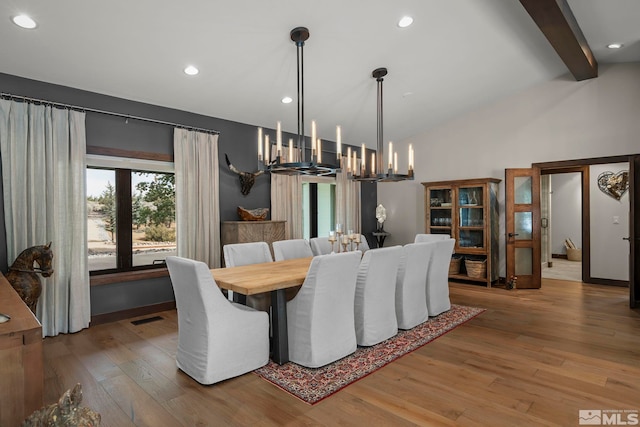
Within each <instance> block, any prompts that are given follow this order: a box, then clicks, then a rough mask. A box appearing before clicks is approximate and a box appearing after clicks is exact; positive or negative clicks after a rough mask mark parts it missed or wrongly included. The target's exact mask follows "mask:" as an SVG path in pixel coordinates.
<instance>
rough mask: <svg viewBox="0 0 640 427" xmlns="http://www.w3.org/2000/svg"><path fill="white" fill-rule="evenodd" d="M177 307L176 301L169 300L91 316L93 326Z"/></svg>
mask: <svg viewBox="0 0 640 427" xmlns="http://www.w3.org/2000/svg"><path fill="white" fill-rule="evenodd" d="M175 308H176V302H175V301H167V302H161V303H159V304H153V305H145V306H144V307H136V308H130V309H128V310H122V311H115V312H113V313H103V314H96V315H95V316H91V326H96V325H102V324H103V323H111V322H117V321H118V320H124V319H129V318H131V317H138V316H146V315H147V314H153V313H159V312H161V311H166V310H173V309H175Z"/></svg>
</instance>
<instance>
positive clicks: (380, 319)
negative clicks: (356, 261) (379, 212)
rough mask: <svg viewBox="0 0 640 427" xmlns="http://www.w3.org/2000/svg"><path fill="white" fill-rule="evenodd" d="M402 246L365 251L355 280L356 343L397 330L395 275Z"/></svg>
mask: <svg viewBox="0 0 640 427" xmlns="http://www.w3.org/2000/svg"><path fill="white" fill-rule="evenodd" d="M401 256H402V246H392V247H389V248H379V249H372V250H369V251H367V252H365V253H364V256H363V257H362V261H360V268H359V270H358V279H357V281H356V297H355V306H354V307H355V321H356V340H357V342H358V345H361V346H371V345H374V344H378V343H379V342H382V341H384V340H386V339H389V338H391V337H392V336H394V335H396V334H397V333H398V322H397V320H396V309H395V300H396V294H395V292H396V275H397V274H398V265H399V263H400V257H401Z"/></svg>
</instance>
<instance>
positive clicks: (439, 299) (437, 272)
mask: <svg viewBox="0 0 640 427" xmlns="http://www.w3.org/2000/svg"><path fill="white" fill-rule="evenodd" d="M455 243H456V239H446V240H439V241H437V242H435V243H434V244H435V250H434V251H433V256H432V257H431V262H430V263H429V269H428V270H427V311H428V312H429V316H437V315H438V314H440V313H444V312H445V311H447V310H449V309H450V308H451V301H450V300H449V263H450V262H451V253H452V252H453V246H454V245H455Z"/></svg>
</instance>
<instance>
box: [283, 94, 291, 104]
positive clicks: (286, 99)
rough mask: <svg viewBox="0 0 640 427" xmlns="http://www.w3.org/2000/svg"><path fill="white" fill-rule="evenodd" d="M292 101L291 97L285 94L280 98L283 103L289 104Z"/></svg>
mask: <svg viewBox="0 0 640 427" xmlns="http://www.w3.org/2000/svg"><path fill="white" fill-rule="evenodd" d="M292 102H293V98H291V97H290V96H285V97H284V98H282V103H283V104H291V103H292Z"/></svg>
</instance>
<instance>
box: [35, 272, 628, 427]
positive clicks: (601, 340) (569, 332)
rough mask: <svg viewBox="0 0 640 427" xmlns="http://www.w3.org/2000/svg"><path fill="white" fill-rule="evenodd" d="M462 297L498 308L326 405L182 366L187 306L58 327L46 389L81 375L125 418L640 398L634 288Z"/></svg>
mask: <svg viewBox="0 0 640 427" xmlns="http://www.w3.org/2000/svg"><path fill="white" fill-rule="evenodd" d="M451 299H452V302H454V303H457V304H463V305H471V306H476V307H483V308H486V309H487V311H486V312H484V313H483V314H481V315H480V316H478V317H476V318H474V319H472V320H471V321H469V322H468V323H466V324H464V325H462V326H460V327H458V328H456V329H455V330H453V331H452V332H450V333H448V334H446V335H444V336H442V337H440V338H439V339H437V340H436V341H434V342H432V343H430V344H427V345H426V346H424V347H422V348H421V349H419V350H417V351H415V352H413V353H411V354H409V355H407V356H405V357H403V358H401V359H399V360H397V361H395V362H393V363H391V364H389V365H387V366H386V367H384V368H382V369H380V370H378V371H377V372H375V373H373V374H372V375H369V376H368V377H366V378H364V379H362V380H360V381H358V382H356V383H355V384H352V385H350V386H348V387H347V388H345V389H343V390H342V391H340V392H338V393H337V394H334V395H333V396H332V397H330V398H328V399H325V400H324V401H322V402H320V403H318V404H317V405H314V406H310V405H308V404H306V403H303V402H301V401H299V400H297V399H296V398H294V397H292V396H290V395H289V394H287V393H286V392H284V391H282V390H280V389H279V388H277V387H275V386H274V385H272V384H270V383H268V382H266V381H264V380H262V379H261V378H259V377H258V376H257V375H254V374H251V373H249V374H246V375H243V376H241V377H238V378H235V379H232V380H228V381H225V382H223V383H219V384H216V385H213V386H201V385H199V384H198V383H196V382H195V381H193V380H191V379H190V378H189V377H188V376H186V375H185V374H183V373H182V372H180V371H178V370H177V368H176V366H175V359H174V355H175V351H176V342H177V323H176V322H177V318H176V313H175V311H165V312H162V313H160V314H159V315H160V316H162V317H163V320H160V321H156V322H151V323H145V324H141V325H138V326H136V325H133V324H131V320H134V319H130V320H126V321H119V322H115V323H109V324H104V325H98V326H94V327H91V328H89V329H87V330H84V331H82V332H79V333H76V334H72V335H61V336H58V337H53V338H47V339H45V342H44V344H45V346H44V353H45V402H46V403H51V402H53V401H57V399H58V398H59V396H60V394H61V393H62V392H64V391H65V390H66V389H68V388H71V387H73V385H74V384H75V383H78V382H79V383H81V384H82V388H83V395H84V399H83V405H86V406H90V407H92V408H93V409H94V410H96V411H98V412H100V414H101V415H102V425H103V426H118V427H121V426H154V427H155V426H208V425H210V426H214V425H215V426H220V425H251V426H254V425H260V426H271V425H274V426H275V425H278V426H281V425H370V426H377V425H393V426H403V425H492V426H516V425H517V426H524V425H535V426H538V425H561V426H570V425H578V410H580V409H603V410H608V409H621V410H636V411H638V410H640V399H639V398H638V396H640V363H639V361H640V340H639V337H640V312H639V311H637V310H635V311H634V310H630V309H629V308H628V290H627V289H625V288H618V287H608V286H603V285H586V284H582V283H579V282H569V281H566V282H565V281H557V280H543V286H542V289H539V290H524V289H523V290H512V291H507V290H504V289H500V288H491V289H486V288H483V287H480V286H477V285H465V284H456V283H452V284H451ZM147 317H149V316H147Z"/></svg>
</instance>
